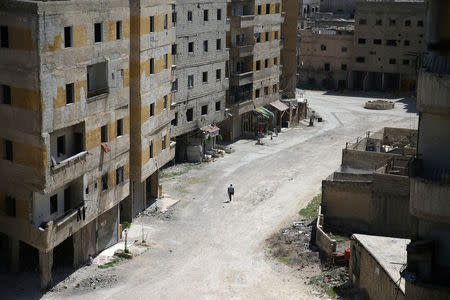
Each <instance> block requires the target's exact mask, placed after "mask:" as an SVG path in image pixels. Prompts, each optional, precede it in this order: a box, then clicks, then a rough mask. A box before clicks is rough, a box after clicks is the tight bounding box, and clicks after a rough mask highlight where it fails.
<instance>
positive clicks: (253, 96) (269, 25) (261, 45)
mask: <svg viewBox="0 0 450 300" xmlns="http://www.w3.org/2000/svg"><path fill="white" fill-rule="evenodd" d="M228 15H229V17H230V20H231V28H230V33H229V37H228V38H227V42H228V43H229V45H230V95H229V101H228V105H229V106H230V108H231V115H232V116H231V117H230V118H229V119H227V120H226V122H225V124H224V125H225V132H226V134H225V138H226V139H228V140H233V139H236V138H238V137H240V136H249V137H254V136H255V133H256V132H257V131H258V127H259V126H260V125H261V124H260V123H259V122H258V119H257V117H256V115H254V113H253V109H255V108H257V107H262V106H267V105H269V104H270V103H272V102H275V101H277V100H279V99H280V95H279V91H280V89H279V86H280V84H279V83H280V75H281V57H280V56H281V55H280V52H281V48H282V43H281V24H282V23H283V22H284V14H283V13H282V3H281V1H279V0H278V1H275V0H273V1H258V0H256V1H255V0H253V1H237V0H236V1H233V0H232V1H231V4H230V5H229V9H228Z"/></svg>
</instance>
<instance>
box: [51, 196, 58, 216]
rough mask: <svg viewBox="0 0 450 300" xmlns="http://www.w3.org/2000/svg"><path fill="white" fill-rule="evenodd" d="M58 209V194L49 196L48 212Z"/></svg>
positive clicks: (54, 211)
mask: <svg viewBox="0 0 450 300" xmlns="http://www.w3.org/2000/svg"><path fill="white" fill-rule="evenodd" d="M57 211H58V194H55V195H53V196H51V197H50V214H51V215H52V214H54V213H56V212H57Z"/></svg>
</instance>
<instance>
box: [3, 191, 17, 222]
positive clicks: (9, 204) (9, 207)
mask: <svg viewBox="0 0 450 300" xmlns="http://www.w3.org/2000/svg"><path fill="white" fill-rule="evenodd" d="M5 206H6V207H5V213H6V215H7V216H8V217H15V216H16V198H13V197H10V196H6V197H5Z"/></svg>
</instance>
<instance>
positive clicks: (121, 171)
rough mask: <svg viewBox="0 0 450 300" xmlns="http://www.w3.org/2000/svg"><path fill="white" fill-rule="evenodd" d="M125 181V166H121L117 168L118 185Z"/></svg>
mask: <svg viewBox="0 0 450 300" xmlns="http://www.w3.org/2000/svg"><path fill="white" fill-rule="evenodd" d="M122 182H123V167H120V168H118V169H117V170H116V185H118V184H121V183H122Z"/></svg>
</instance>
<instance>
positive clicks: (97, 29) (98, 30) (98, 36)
mask: <svg viewBox="0 0 450 300" xmlns="http://www.w3.org/2000/svg"><path fill="white" fill-rule="evenodd" d="M102 27H103V24H102V23H95V25H94V42H95V43H100V42H102V40H103V34H102Z"/></svg>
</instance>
